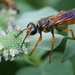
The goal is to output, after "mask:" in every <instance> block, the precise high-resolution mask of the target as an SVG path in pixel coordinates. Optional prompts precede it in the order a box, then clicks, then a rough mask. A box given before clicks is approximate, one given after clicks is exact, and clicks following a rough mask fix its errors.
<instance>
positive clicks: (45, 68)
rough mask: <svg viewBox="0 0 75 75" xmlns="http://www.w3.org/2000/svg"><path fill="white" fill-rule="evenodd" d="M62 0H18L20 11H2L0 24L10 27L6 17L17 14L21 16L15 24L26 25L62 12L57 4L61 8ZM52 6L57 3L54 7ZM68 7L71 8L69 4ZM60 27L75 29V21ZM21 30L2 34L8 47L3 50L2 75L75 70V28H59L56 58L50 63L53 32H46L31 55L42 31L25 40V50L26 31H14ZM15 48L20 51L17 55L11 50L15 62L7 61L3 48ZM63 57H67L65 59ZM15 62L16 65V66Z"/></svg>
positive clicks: (0, 54) (68, 74)
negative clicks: (74, 36)
mask: <svg viewBox="0 0 75 75" xmlns="http://www.w3.org/2000/svg"><path fill="white" fill-rule="evenodd" d="M61 1H63V0H60V1H59V0H56V1H55V0H41V1H40V3H39V1H38V0H33V1H32V2H31V0H22V1H20V0H15V2H16V5H17V6H18V8H19V10H20V14H17V15H6V14H0V16H1V17H0V27H1V28H2V29H3V30H4V31H6V29H7V25H8V21H7V20H6V18H8V17H10V16H15V17H16V18H17V20H16V25H15V28H16V27H17V25H18V24H20V25H22V28H23V29H24V28H26V27H27V25H28V23H29V22H34V23H37V21H38V20H39V19H40V18H44V17H47V16H50V15H54V14H58V11H57V10H55V9H54V8H56V9H60V8H61V7H62V4H61V5H60V6H61V7H60V6H59V8H58V5H59V4H60V2H61ZM63 3H64V2H63ZM46 6H48V7H46ZM50 6H53V7H54V8H53V7H50ZM56 6H57V7H56ZM42 7H44V8H42ZM39 8H41V9H39ZM37 9H38V10H37ZM64 9H65V8H64ZM66 9H68V8H67V6H66ZM61 10H62V9H61ZM60 28H63V29H65V28H68V29H73V32H74V33H75V24H74V25H71V26H61V27H60ZM18 33H19V31H15V30H14V29H13V31H12V32H10V33H8V34H6V35H4V36H1V37H0V43H1V44H2V45H3V46H4V48H3V49H2V50H0V70H1V74H2V75H5V74H7V75H10V74H11V75H25V74H26V75H29V74H31V73H32V74H33V75H35V74H36V75H38V74H39V75H50V74H51V75H55V74H57V75H60V74H61V75H74V74H75V72H74V70H75V64H74V62H75V61H74V57H75V51H74V50H75V47H74V43H75V41H74V40H73V39H72V38H70V37H72V35H71V32H68V33H67V34H64V33H63V34H62V33H59V32H58V31H56V30H55V32H54V33H55V42H54V49H53V53H52V62H51V63H50V64H49V63H48V60H49V54H50V49H51V43H52V35H51V33H43V39H42V41H41V42H40V43H39V45H38V46H37V48H36V49H35V51H34V53H33V54H32V55H31V56H29V53H30V52H31V50H32V49H33V47H34V45H35V43H36V42H37V40H38V38H39V34H36V35H34V36H30V37H29V39H30V42H27V43H24V46H26V48H27V49H28V54H25V53H24V52H22V51H21V44H22V38H23V34H21V35H20V36H19V37H18V38H15V37H14V34H15V35H17V34H18ZM64 35H65V36H64ZM11 48H12V49H17V50H18V51H19V52H20V53H19V54H18V55H15V56H14V58H13V59H12V56H10V54H9V56H8V58H9V60H10V61H11V62H10V61H9V60H8V61H6V62H5V61H4V56H3V51H5V50H10V49H11ZM61 61H63V63H62V62H61ZM12 65H13V66H14V67H15V68H13V66H12ZM10 68H11V69H10ZM12 71H13V72H12Z"/></svg>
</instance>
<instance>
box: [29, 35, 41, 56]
mask: <svg viewBox="0 0 75 75" xmlns="http://www.w3.org/2000/svg"><path fill="white" fill-rule="evenodd" d="M41 40H42V35H41V34H40V37H39V39H38V41H37V43H36V44H35V47H34V48H33V50H32V51H31V53H30V54H29V56H30V55H31V54H32V53H33V51H34V50H35V48H36V47H37V45H38V43H39V42H40V41H41Z"/></svg>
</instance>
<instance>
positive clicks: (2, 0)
mask: <svg viewBox="0 0 75 75" xmlns="http://www.w3.org/2000/svg"><path fill="white" fill-rule="evenodd" d="M0 5H1V6H3V5H6V6H7V8H8V9H9V8H11V9H13V10H16V11H17V13H19V9H18V8H17V7H16V5H15V3H14V1H13V0H0Z"/></svg>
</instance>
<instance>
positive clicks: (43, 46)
mask: <svg viewBox="0 0 75 75" xmlns="http://www.w3.org/2000/svg"><path fill="white" fill-rule="evenodd" d="M38 38H39V34H36V35H34V36H30V38H29V39H30V42H28V45H27V48H28V49H30V50H31V49H33V47H34V46H35V44H36V42H37V40H38ZM42 38H43V39H42V41H41V42H39V44H38V47H37V48H36V50H50V49H51V44H52V35H51V33H43V36H42ZM62 39H63V36H61V35H58V34H55V42H54V49H55V48H56V47H57V46H58V45H59V44H60V43H61V41H62Z"/></svg>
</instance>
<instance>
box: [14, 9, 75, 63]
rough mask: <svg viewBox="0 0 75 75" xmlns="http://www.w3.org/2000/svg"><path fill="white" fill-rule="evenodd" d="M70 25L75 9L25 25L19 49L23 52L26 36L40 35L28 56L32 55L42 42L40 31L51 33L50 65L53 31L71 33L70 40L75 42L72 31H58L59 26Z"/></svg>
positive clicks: (73, 21) (73, 20)
mask: <svg viewBox="0 0 75 75" xmlns="http://www.w3.org/2000/svg"><path fill="white" fill-rule="evenodd" d="M70 24H75V9H72V10H69V11H61V12H60V13H59V14H56V15H53V16H49V17H46V18H41V19H40V20H39V21H38V22H37V24H34V23H33V22H30V23H29V24H28V25H27V28H26V29H24V30H26V36H25V38H24V40H23V42H22V45H21V49H22V50H23V48H22V46H23V43H24V41H25V39H26V38H27V36H29V35H35V34H36V33H37V32H38V33H39V34H40V37H39V39H38V41H37V43H36V44H35V46H34V48H33V50H32V51H31V53H30V54H29V55H31V54H32V53H33V51H34V50H35V48H36V47H37V45H38V43H39V42H40V41H41V40H42V31H43V32H51V33H52V45H51V51H50V57H49V63H50V62H51V54H52V50H53V45H54V41H55V37H54V29H56V30H58V31H60V32H68V31H71V33H72V38H73V39H74V40H75V37H74V33H73V31H72V29H59V25H70ZM24 30H22V31H21V32H20V33H19V34H18V35H17V36H15V37H16V38H17V37H18V36H19V35H20V34H21V33H22V32H23V31H24ZM23 51H24V50H23Z"/></svg>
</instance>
